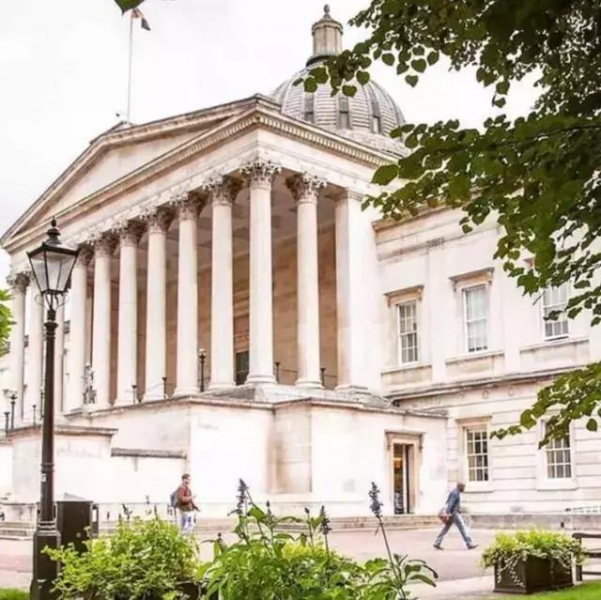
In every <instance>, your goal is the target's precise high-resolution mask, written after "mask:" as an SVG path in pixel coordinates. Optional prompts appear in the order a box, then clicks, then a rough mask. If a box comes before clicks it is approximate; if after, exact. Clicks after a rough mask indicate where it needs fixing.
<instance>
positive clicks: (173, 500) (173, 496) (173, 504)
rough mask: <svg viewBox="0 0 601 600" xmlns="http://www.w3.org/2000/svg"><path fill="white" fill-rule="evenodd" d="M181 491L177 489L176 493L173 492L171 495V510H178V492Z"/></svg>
mask: <svg viewBox="0 0 601 600" xmlns="http://www.w3.org/2000/svg"><path fill="white" fill-rule="evenodd" d="M178 491H179V488H177V490H175V492H172V493H171V495H170V496H169V506H170V507H171V508H177V492H178Z"/></svg>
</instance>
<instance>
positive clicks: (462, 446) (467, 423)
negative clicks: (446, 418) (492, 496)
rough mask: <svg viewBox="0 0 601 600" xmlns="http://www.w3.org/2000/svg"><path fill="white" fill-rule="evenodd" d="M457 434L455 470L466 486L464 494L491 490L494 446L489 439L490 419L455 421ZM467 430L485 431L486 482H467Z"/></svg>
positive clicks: (480, 417)
mask: <svg viewBox="0 0 601 600" xmlns="http://www.w3.org/2000/svg"><path fill="white" fill-rule="evenodd" d="M456 426H457V429H456V432H457V438H458V439H457V459H456V460H457V468H458V473H459V479H460V480H461V481H464V482H465V483H466V485H467V487H466V493H468V494H469V493H474V494H478V493H487V492H491V491H492V490H493V474H494V470H493V463H494V460H493V449H494V446H493V444H492V443H491V442H492V441H493V440H491V439H490V430H491V417H490V415H483V416H478V417H473V418H467V419H457V420H456ZM468 430H472V431H474V430H484V431H486V454H487V457H488V458H487V465H486V467H487V471H488V480H486V481H470V480H469V460H468V454H467V435H468V433H467V432H468Z"/></svg>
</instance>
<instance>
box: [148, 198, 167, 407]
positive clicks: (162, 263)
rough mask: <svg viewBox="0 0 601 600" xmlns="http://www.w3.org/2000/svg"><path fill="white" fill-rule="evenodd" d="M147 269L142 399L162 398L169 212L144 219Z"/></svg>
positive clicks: (164, 368)
mask: <svg viewBox="0 0 601 600" xmlns="http://www.w3.org/2000/svg"><path fill="white" fill-rule="evenodd" d="M146 220H147V224H148V269H147V276H146V286H147V287H146V378H145V381H146V391H145V393H144V399H146V400H158V399H160V398H163V377H166V376H167V231H168V229H169V225H170V224H171V221H172V220H173V212H172V211H170V210H167V209H162V208H161V209H158V210H156V211H155V212H153V213H151V214H150V215H148V216H147V218H146Z"/></svg>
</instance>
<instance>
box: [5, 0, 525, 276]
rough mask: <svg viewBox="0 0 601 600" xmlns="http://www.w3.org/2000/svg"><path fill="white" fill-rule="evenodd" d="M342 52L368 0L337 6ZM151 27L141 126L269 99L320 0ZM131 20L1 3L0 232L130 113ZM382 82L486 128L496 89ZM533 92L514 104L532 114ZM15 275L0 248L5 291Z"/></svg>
mask: <svg viewBox="0 0 601 600" xmlns="http://www.w3.org/2000/svg"><path fill="white" fill-rule="evenodd" d="M330 4H331V12H332V16H333V17H334V18H336V19H338V20H340V21H342V22H343V23H344V24H345V37H344V40H345V45H346V46H347V47H348V46H351V45H352V44H354V43H355V42H357V41H359V40H360V39H362V38H363V36H364V35H365V32H364V31H362V30H356V29H351V28H350V27H348V26H347V25H346V24H347V22H348V20H349V19H350V18H351V17H352V16H353V15H354V14H355V13H357V12H358V11H359V10H361V9H362V8H364V7H365V6H367V0H333V1H332V2H331V3H330ZM142 9H143V12H144V14H145V16H146V18H147V20H148V21H149V23H150V26H151V28H152V31H150V32H148V31H143V30H141V29H139V28H136V29H135V35H134V37H135V40H134V62H133V66H134V67H133V72H134V77H133V102H132V121H134V122H135V123H142V122H144V121H149V120H154V119H157V118H163V117H167V116H170V115H176V114H179V113H183V112H187V111H192V110H196V109H199V108H205V107H209V106H213V105H216V104H220V103H222V102H227V101H233V100H237V99H240V98H244V97H247V96H250V95H252V94H254V93H257V92H261V93H264V94H268V93H269V92H271V91H272V90H273V89H274V88H275V87H276V86H277V85H278V84H279V83H280V82H281V81H283V80H285V79H287V78H289V77H291V76H292V74H293V73H294V72H295V71H296V70H298V69H300V68H302V67H303V66H304V64H305V61H306V60H307V58H308V57H309V55H310V54H311V44H312V41H311V25H312V23H313V22H314V21H316V20H317V19H319V18H320V17H321V16H322V14H323V1H322V0H302V2H298V1H294V0H146V2H144V4H143V5H142ZM128 38H129V26H128V18H127V17H122V16H121V13H120V10H119V9H118V7H117V5H116V4H115V3H114V2H113V1H112V0H43V1H41V0H19V1H18V2H9V1H8V0H5V1H4V2H2V3H1V5H0V90H1V92H0V207H1V209H2V210H0V231H1V232H4V231H5V230H6V229H7V228H8V227H9V226H10V225H11V224H12V223H13V222H14V221H15V220H16V219H17V218H18V217H19V215H20V214H21V213H22V212H23V211H24V210H25V209H26V208H27V207H28V206H29V205H30V204H31V203H33V202H34V201H35V199H36V198H37V197H38V196H39V195H40V194H41V193H42V192H43V191H44V189H46V187H48V186H49V185H50V183H51V182H52V181H53V180H54V179H55V178H56V177H58V176H59V175H60V173H61V172H62V171H63V170H64V169H65V168H66V167H67V166H68V165H69V163H70V162H71V161H72V160H73V159H74V158H75V157H76V156H77V155H78V154H79V153H80V152H81V151H83V150H84V149H85V147H86V145H87V144H88V142H89V141H90V140H91V139H92V138H94V137H95V136H96V135H97V134H98V133H100V132H102V131H103V130H105V129H107V128H108V127H110V126H112V125H114V124H115V123H116V122H117V121H118V120H119V118H118V117H117V116H116V115H117V113H120V112H121V113H124V112H125V108H126V89H127V84H126V82H127V64H128ZM372 76H374V77H375V79H377V80H378V81H379V82H380V83H381V84H382V85H383V86H384V87H386V88H387V89H388V91H389V92H390V93H391V94H392V96H393V97H394V98H395V99H396V100H397V102H398V104H399V106H400V107H401V109H402V110H403V112H404V114H405V117H406V118H407V119H408V120H409V121H412V122H422V121H425V122H433V121H437V120H439V119H447V118H459V119H460V120H461V121H462V123H464V124H465V125H468V126H479V125H480V124H481V123H482V122H483V121H484V119H485V118H486V117H487V116H489V115H490V114H491V113H492V109H491V106H490V99H491V93H490V92H488V91H487V90H483V89H482V88H481V87H480V86H479V85H478V84H476V82H475V79H474V77H473V74H472V73H459V74H457V73H449V72H448V71H447V70H446V69H445V68H444V67H442V66H440V67H438V66H437V68H436V69H435V70H433V71H432V72H431V73H429V74H428V75H427V76H426V77H424V78H423V80H422V81H421V82H420V84H419V85H418V86H417V88H415V89H412V88H410V87H409V86H407V85H406V84H404V82H403V80H402V78H400V77H397V76H396V75H395V72H394V70H393V69H390V68H388V67H385V66H383V65H378V66H377V67H375V68H374V69H373V70H372ZM534 98H535V95H534V92H533V90H532V89H531V88H530V87H528V86H526V85H524V86H520V87H519V88H518V89H517V90H516V91H515V92H514V94H513V97H512V100H511V102H510V105H509V108H510V112H511V113H513V114H514V115H515V114H518V113H523V112H525V111H527V110H528V109H529V108H530V106H531V105H532V102H533V100H534ZM7 270H8V260H7V256H6V254H5V253H4V252H3V251H0V285H2V284H3V282H4V276H5V275H6V273H7Z"/></svg>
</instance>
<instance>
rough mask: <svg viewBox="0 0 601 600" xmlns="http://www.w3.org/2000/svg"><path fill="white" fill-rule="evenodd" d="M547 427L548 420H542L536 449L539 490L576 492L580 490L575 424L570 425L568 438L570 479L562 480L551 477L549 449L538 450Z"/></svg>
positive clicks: (537, 486) (536, 440)
mask: <svg viewBox="0 0 601 600" xmlns="http://www.w3.org/2000/svg"><path fill="white" fill-rule="evenodd" d="M546 426H547V421H546V420H542V419H541V420H540V421H539V422H538V424H537V429H536V438H535V443H536V448H537V450H538V452H537V454H538V461H537V485H536V488H537V489H538V490H575V489H577V488H578V480H577V476H576V466H577V465H576V436H575V431H574V424H573V423H572V424H570V427H569V430H568V436H569V440H570V447H569V456H570V477H562V478H551V477H549V471H548V467H549V462H548V450H549V449H548V447H547V446H545V447H544V448H538V443H539V441H540V440H542V439H543V437H544V434H545V428H546Z"/></svg>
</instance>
